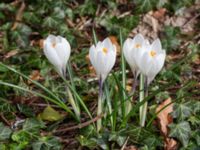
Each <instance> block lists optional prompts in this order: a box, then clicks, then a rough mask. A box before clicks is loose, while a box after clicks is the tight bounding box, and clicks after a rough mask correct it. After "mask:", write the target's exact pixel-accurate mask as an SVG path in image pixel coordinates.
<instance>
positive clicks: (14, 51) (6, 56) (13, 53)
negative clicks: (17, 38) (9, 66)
mask: <svg viewBox="0 0 200 150" xmlns="http://www.w3.org/2000/svg"><path fill="white" fill-rule="evenodd" d="M17 53H18V50H12V51H10V52H8V53H7V54H6V55H5V56H4V58H5V59H8V58H10V57H12V56H15V55H16V54H17Z"/></svg>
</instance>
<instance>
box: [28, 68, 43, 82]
mask: <svg viewBox="0 0 200 150" xmlns="http://www.w3.org/2000/svg"><path fill="white" fill-rule="evenodd" d="M29 78H30V79H32V80H35V81H38V80H40V79H41V78H42V77H41V75H40V71H39V70H33V71H32V73H31V75H30V76H29ZM31 83H32V82H31V81H28V84H31Z"/></svg>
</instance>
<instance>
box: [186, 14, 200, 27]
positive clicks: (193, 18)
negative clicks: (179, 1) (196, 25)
mask: <svg viewBox="0 0 200 150" xmlns="http://www.w3.org/2000/svg"><path fill="white" fill-rule="evenodd" d="M199 16H200V13H198V14H197V15H195V16H194V17H192V18H191V19H190V20H189V21H187V22H186V23H184V24H183V27H185V26H186V25H188V24H190V23H191V22H192V21H194V20H195V19H196V18H198V17H199Z"/></svg>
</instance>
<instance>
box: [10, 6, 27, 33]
mask: <svg viewBox="0 0 200 150" xmlns="http://www.w3.org/2000/svg"><path fill="white" fill-rule="evenodd" d="M25 8H26V5H25V3H24V2H22V3H21V6H20V8H19V10H18V12H17V14H16V17H15V19H16V22H14V24H13V26H12V28H11V30H15V29H16V28H17V26H18V24H19V22H20V21H22V16H23V12H24V9H25Z"/></svg>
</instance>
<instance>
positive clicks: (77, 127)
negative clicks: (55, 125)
mask: <svg viewBox="0 0 200 150" xmlns="http://www.w3.org/2000/svg"><path fill="white" fill-rule="evenodd" d="M102 117H103V114H101V115H100V116H96V117H95V118H93V119H92V120H89V121H87V122H84V123H81V124H78V125H75V126H72V127H68V128H65V129H59V130H56V131H53V133H58V132H66V131H70V130H75V129H81V128H83V127H86V126H88V125H90V124H91V123H94V122H96V121H97V120H99V119H101V118H102Z"/></svg>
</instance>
